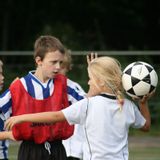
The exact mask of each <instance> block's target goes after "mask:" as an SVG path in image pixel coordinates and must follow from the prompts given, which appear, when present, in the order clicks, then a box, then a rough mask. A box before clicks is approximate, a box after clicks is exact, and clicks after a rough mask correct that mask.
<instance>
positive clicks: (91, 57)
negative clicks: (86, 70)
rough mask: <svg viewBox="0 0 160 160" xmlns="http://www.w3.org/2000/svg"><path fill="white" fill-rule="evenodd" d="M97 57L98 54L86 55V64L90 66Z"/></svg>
mask: <svg viewBox="0 0 160 160" xmlns="http://www.w3.org/2000/svg"><path fill="white" fill-rule="evenodd" d="M97 57H98V54H97V53H96V52H91V53H90V54H89V55H87V63H88V65H89V64H90V62H91V61H92V60H93V59H95V58H97Z"/></svg>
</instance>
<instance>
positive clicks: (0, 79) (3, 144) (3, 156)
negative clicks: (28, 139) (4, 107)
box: [0, 60, 9, 160]
mask: <svg viewBox="0 0 160 160" xmlns="http://www.w3.org/2000/svg"><path fill="white" fill-rule="evenodd" d="M3 85H4V76H3V62H2V61H1V60H0V91H2V89H3ZM3 120H4V118H3V115H2V114H1V113H0V131H3V128H4V122H3ZM8 146H9V142H8V140H5V141H0V160H7V159H8Z"/></svg>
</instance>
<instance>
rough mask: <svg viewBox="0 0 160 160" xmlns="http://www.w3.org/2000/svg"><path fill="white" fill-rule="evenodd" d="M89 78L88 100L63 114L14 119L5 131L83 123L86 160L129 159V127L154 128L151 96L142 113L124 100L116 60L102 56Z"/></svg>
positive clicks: (141, 105) (93, 64)
mask: <svg viewBox="0 0 160 160" xmlns="http://www.w3.org/2000/svg"><path fill="white" fill-rule="evenodd" d="M88 75H89V82H88V84H89V86H90V92H92V93H93V94H95V96H93V97H89V98H85V99H83V100H81V101H79V102H77V103H75V104H73V105H71V106H70V107H68V108H66V109H63V110H62V111H57V112H46V113H37V114H27V115H21V116H16V117H11V118H10V119H9V120H7V122H6V124H5V128H6V129H11V128H12V127H13V128H12V130H13V129H14V128H15V127H16V125H15V124H18V123H22V124H23V122H26V121H27V122H34V123H56V122H62V121H65V120H67V121H68V122H69V123H70V124H83V125H84V130H85V142H84V150H83V152H84V155H83V160H88V159H92V160H104V159H107V160H124V159H125V160H127V159H128V132H129V127H133V128H139V129H141V130H142V131H149V129H150V113H149V109H148V105H147V97H146V96H144V97H143V99H141V100H139V108H140V110H139V109H138V107H137V106H136V105H135V104H134V103H133V102H132V101H130V100H128V99H122V97H121V96H120V95H121V91H122V87H121V75H122V72H121V69H120V64H119V62H118V61H117V60H116V59H114V58H111V57H99V58H96V59H94V60H92V61H91V63H90V65H89V67H88ZM14 125H15V126H14ZM18 125H19V124H18ZM1 134H2V135H3V133H1ZM11 135H12V134H11V132H8V133H7V135H5V138H7V137H8V138H12V137H11Z"/></svg>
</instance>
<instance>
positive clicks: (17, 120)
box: [4, 116, 21, 131]
mask: <svg viewBox="0 0 160 160" xmlns="http://www.w3.org/2000/svg"><path fill="white" fill-rule="evenodd" d="M18 123H21V120H20V116H13V117H10V118H9V119H7V120H6V122H5V124H4V129H5V130H7V131H9V130H11V129H12V128H13V126H14V125H15V124H18Z"/></svg>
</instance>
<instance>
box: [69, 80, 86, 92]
mask: <svg viewBox="0 0 160 160" xmlns="http://www.w3.org/2000/svg"><path fill="white" fill-rule="evenodd" d="M67 86H68V87H71V88H73V89H75V90H77V91H81V92H84V94H85V91H84V90H83V88H82V87H81V86H80V84H78V83H77V82H75V81H73V80H71V79H68V78H67Z"/></svg>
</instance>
